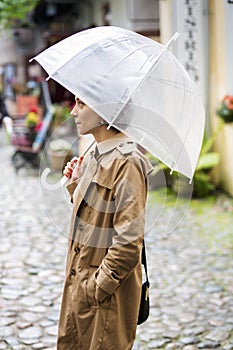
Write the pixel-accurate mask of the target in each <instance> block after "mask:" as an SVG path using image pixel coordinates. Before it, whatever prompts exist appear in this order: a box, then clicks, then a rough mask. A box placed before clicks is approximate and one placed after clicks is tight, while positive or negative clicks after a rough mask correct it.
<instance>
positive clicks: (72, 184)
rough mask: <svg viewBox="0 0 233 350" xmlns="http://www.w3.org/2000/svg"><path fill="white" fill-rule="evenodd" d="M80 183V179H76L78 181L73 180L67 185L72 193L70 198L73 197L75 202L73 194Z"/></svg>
mask: <svg viewBox="0 0 233 350" xmlns="http://www.w3.org/2000/svg"><path fill="white" fill-rule="evenodd" d="M78 183H79V180H76V181H74V182H71V183H70V184H69V185H67V186H66V189H67V191H68V192H69V194H70V198H71V202H72V203H73V194H74V191H75V189H76V187H77V186H78Z"/></svg>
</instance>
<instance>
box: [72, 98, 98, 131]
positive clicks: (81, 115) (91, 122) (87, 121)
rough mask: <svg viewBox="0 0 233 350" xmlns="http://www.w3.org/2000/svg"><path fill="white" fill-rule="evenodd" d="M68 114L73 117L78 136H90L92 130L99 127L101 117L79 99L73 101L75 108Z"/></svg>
mask: <svg viewBox="0 0 233 350" xmlns="http://www.w3.org/2000/svg"><path fill="white" fill-rule="evenodd" d="M70 114H71V115H72V116H73V117H74V120H75V124H76V125H77V128H78V132H79V135H87V134H91V133H92V131H93V129H95V128H97V127H99V126H100V125H101V117H100V116H99V115H98V114H97V113H96V112H94V111H93V110H92V109H91V108H89V107H88V106H87V105H86V104H85V103H84V102H82V101H81V100H80V99H79V98H76V99H75V106H74V108H73V109H72V111H71V112H70Z"/></svg>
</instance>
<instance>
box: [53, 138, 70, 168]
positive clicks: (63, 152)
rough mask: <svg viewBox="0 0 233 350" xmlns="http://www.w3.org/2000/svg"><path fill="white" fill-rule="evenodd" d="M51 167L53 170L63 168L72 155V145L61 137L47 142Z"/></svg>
mask: <svg viewBox="0 0 233 350" xmlns="http://www.w3.org/2000/svg"><path fill="white" fill-rule="evenodd" d="M48 153H49V156H50V163H51V167H52V169H53V170H55V171H61V170H63V168H64V166H65V165H66V163H67V162H69V161H70V159H71V158H72V156H73V150H72V146H71V144H70V143H69V142H67V141H66V140H63V139H56V140H52V141H51V142H50V144H49V151H48Z"/></svg>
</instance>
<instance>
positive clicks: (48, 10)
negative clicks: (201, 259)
mask: <svg viewBox="0 0 233 350" xmlns="http://www.w3.org/2000/svg"><path fill="white" fill-rule="evenodd" d="M101 25H115V26H120V27H124V28H128V29H131V30H134V31H136V32H138V33H140V34H142V35H146V36H148V37H150V38H152V39H155V40H157V41H160V42H161V43H163V44H165V43H166V42H167V41H168V40H169V39H170V38H171V36H172V35H173V34H174V32H176V31H177V32H179V34H180V36H179V39H178V40H177V41H176V43H175V44H173V47H172V48H171V50H173V52H174V54H175V56H176V57H177V59H178V60H179V61H180V62H181V63H182V64H183V65H184V67H185V68H186V70H187V71H188V73H189V74H190V76H191V77H192V78H193V80H194V81H195V82H196V84H197V85H198V87H199V89H200V92H201V95H202V98H203V102H204V105H205V109H206V135H207V137H208V138H209V137H211V135H212V134H213V133H214V132H215V130H216V129H217V128H218V124H219V117H218V116H217V115H216V109H217V108H218V106H219V103H220V101H221V100H222V99H223V97H224V96H225V95H227V94H228V95H231V94H233V69H232V62H233V40H232V38H231V36H232V29H233V1H231V0H220V1H219V0H182V1H181V0H108V1H107V0H63V1H62V0H42V1H38V2H37V4H36V5H35V8H34V9H33V11H31V12H30V13H29V14H28V15H27V20H26V24H25V22H24V23H23V24H22V23H20V22H16V23H15V25H12V26H11V28H10V29H9V28H8V29H7V30H4V29H3V30H2V31H1V33H0V35H1V39H0V52H1V55H0V83H1V86H2V88H3V91H4V95H5V96H6V100H7V104H8V106H9V109H10V111H11V113H12V114H14V113H17V108H18V106H17V104H16V103H15V102H16V99H15V96H16V95H17V93H20V87H21V86H22V85H23V84H25V83H26V82H28V81H30V80H35V79H40V78H41V77H44V76H45V73H44V72H43V70H42V69H41V68H40V67H39V66H38V65H37V64H36V63H29V59H30V58H32V57H33V56H35V55H36V54H38V53H39V52H40V51H42V50H43V49H45V48H46V47H48V46H50V45H52V44H54V43H55V42H57V41H59V40H61V39H63V38H65V37H67V36H69V35H71V34H73V33H76V32H77V31H80V30H83V29H86V28H91V27H95V26H101ZM17 89H18V91H17ZM49 90H50V94H51V98H52V101H53V102H54V103H56V102H61V101H63V100H67V99H73V96H70V95H69V94H68V93H67V92H66V91H65V90H64V89H63V88H62V87H61V86H59V85H58V84H57V83H56V82H54V81H52V80H51V81H49ZM214 148H215V150H216V151H218V152H219V153H220V156H221V162H220V165H219V166H218V167H216V168H215V171H214V172H213V174H212V176H213V177H214V179H215V182H216V183H218V184H220V185H221V187H222V188H223V189H224V190H226V191H227V192H228V193H230V194H231V195H233V157H232V156H231V150H232V149H233V123H225V124H224V125H223V127H222V129H221V131H220V132H219V133H218V136H217V139H216V142H215V143H214Z"/></svg>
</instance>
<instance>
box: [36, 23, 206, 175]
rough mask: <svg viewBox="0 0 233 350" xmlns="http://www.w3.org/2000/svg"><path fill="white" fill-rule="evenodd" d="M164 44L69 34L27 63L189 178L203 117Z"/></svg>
mask: <svg viewBox="0 0 233 350" xmlns="http://www.w3.org/2000/svg"><path fill="white" fill-rule="evenodd" d="M172 40H173V39H172ZM169 44H170V42H169V43H168V44H167V45H165V46H164V45H162V44H160V43H158V42H156V41H154V40H152V39H149V38H147V37H144V36H142V35H140V34H137V33H135V32H132V31H130V30H126V29H123V28H118V27H112V26H106V27H97V28H92V29H88V30H84V31H81V32H79V33H77V34H74V35H72V36H70V37H68V38H66V39H64V40H62V41H60V42H59V43H57V44H55V45H53V46H51V47H50V48H48V49H46V50H45V51H43V52H42V53H40V54H39V55H37V56H36V57H34V59H35V60H36V61H37V62H38V63H39V64H40V65H41V66H42V67H43V68H44V69H45V70H46V72H47V73H48V75H49V77H48V78H53V79H54V80H55V81H57V82H58V83H60V84H61V85H62V86H64V87H65V88H66V89H67V90H69V91H70V92H72V93H73V94H74V95H75V96H78V97H79V98H80V99H82V100H83V101H84V102H85V103H86V104H87V105H88V106H89V107H90V108H92V109H93V110H94V111H95V112H97V113H98V114H99V115H100V116H101V117H102V118H104V119H105V120H106V121H107V122H108V123H109V126H115V127H116V128H118V129H119V130H121V131H122V132H124V133H125V134H126V135H128V136H130V137H131V138H133V139H134V140H135V141H136V142H137V143H139V144H140V145H141V146H143V147H144V148H145V149H147V150H148V151H149V152H150V153H152V154H153V155H154V156H155V157H157V158H158V159H159V160H160V161H162V162H164V163H165V164H166V165H167V166H169V167H170V168H171V169H172V170H176V171H178V172H180V173H182V174H183V175H185V176H187V177H189V178H190V179H191V178H192V177H193V174H194V171H195V167H196V164H197V160H198V156H199V152H200V148H201V144H202V139H203V132H204V124H205V113H204V108H203V104H202V101H201V97H200V94H199V92H198V90H197V87H196V85H195V84H194V82H193V81H192V80H191V79H190V77H189V75H188V73H187V72H186V70H185V69H184V67H183V66H182V65H181V64H180V63H179V62H178V60H177V59H176V58H175V56H174V55H173V54H172V53H171V52H170V51H169V50H168V46H169Z"/></svg>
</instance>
